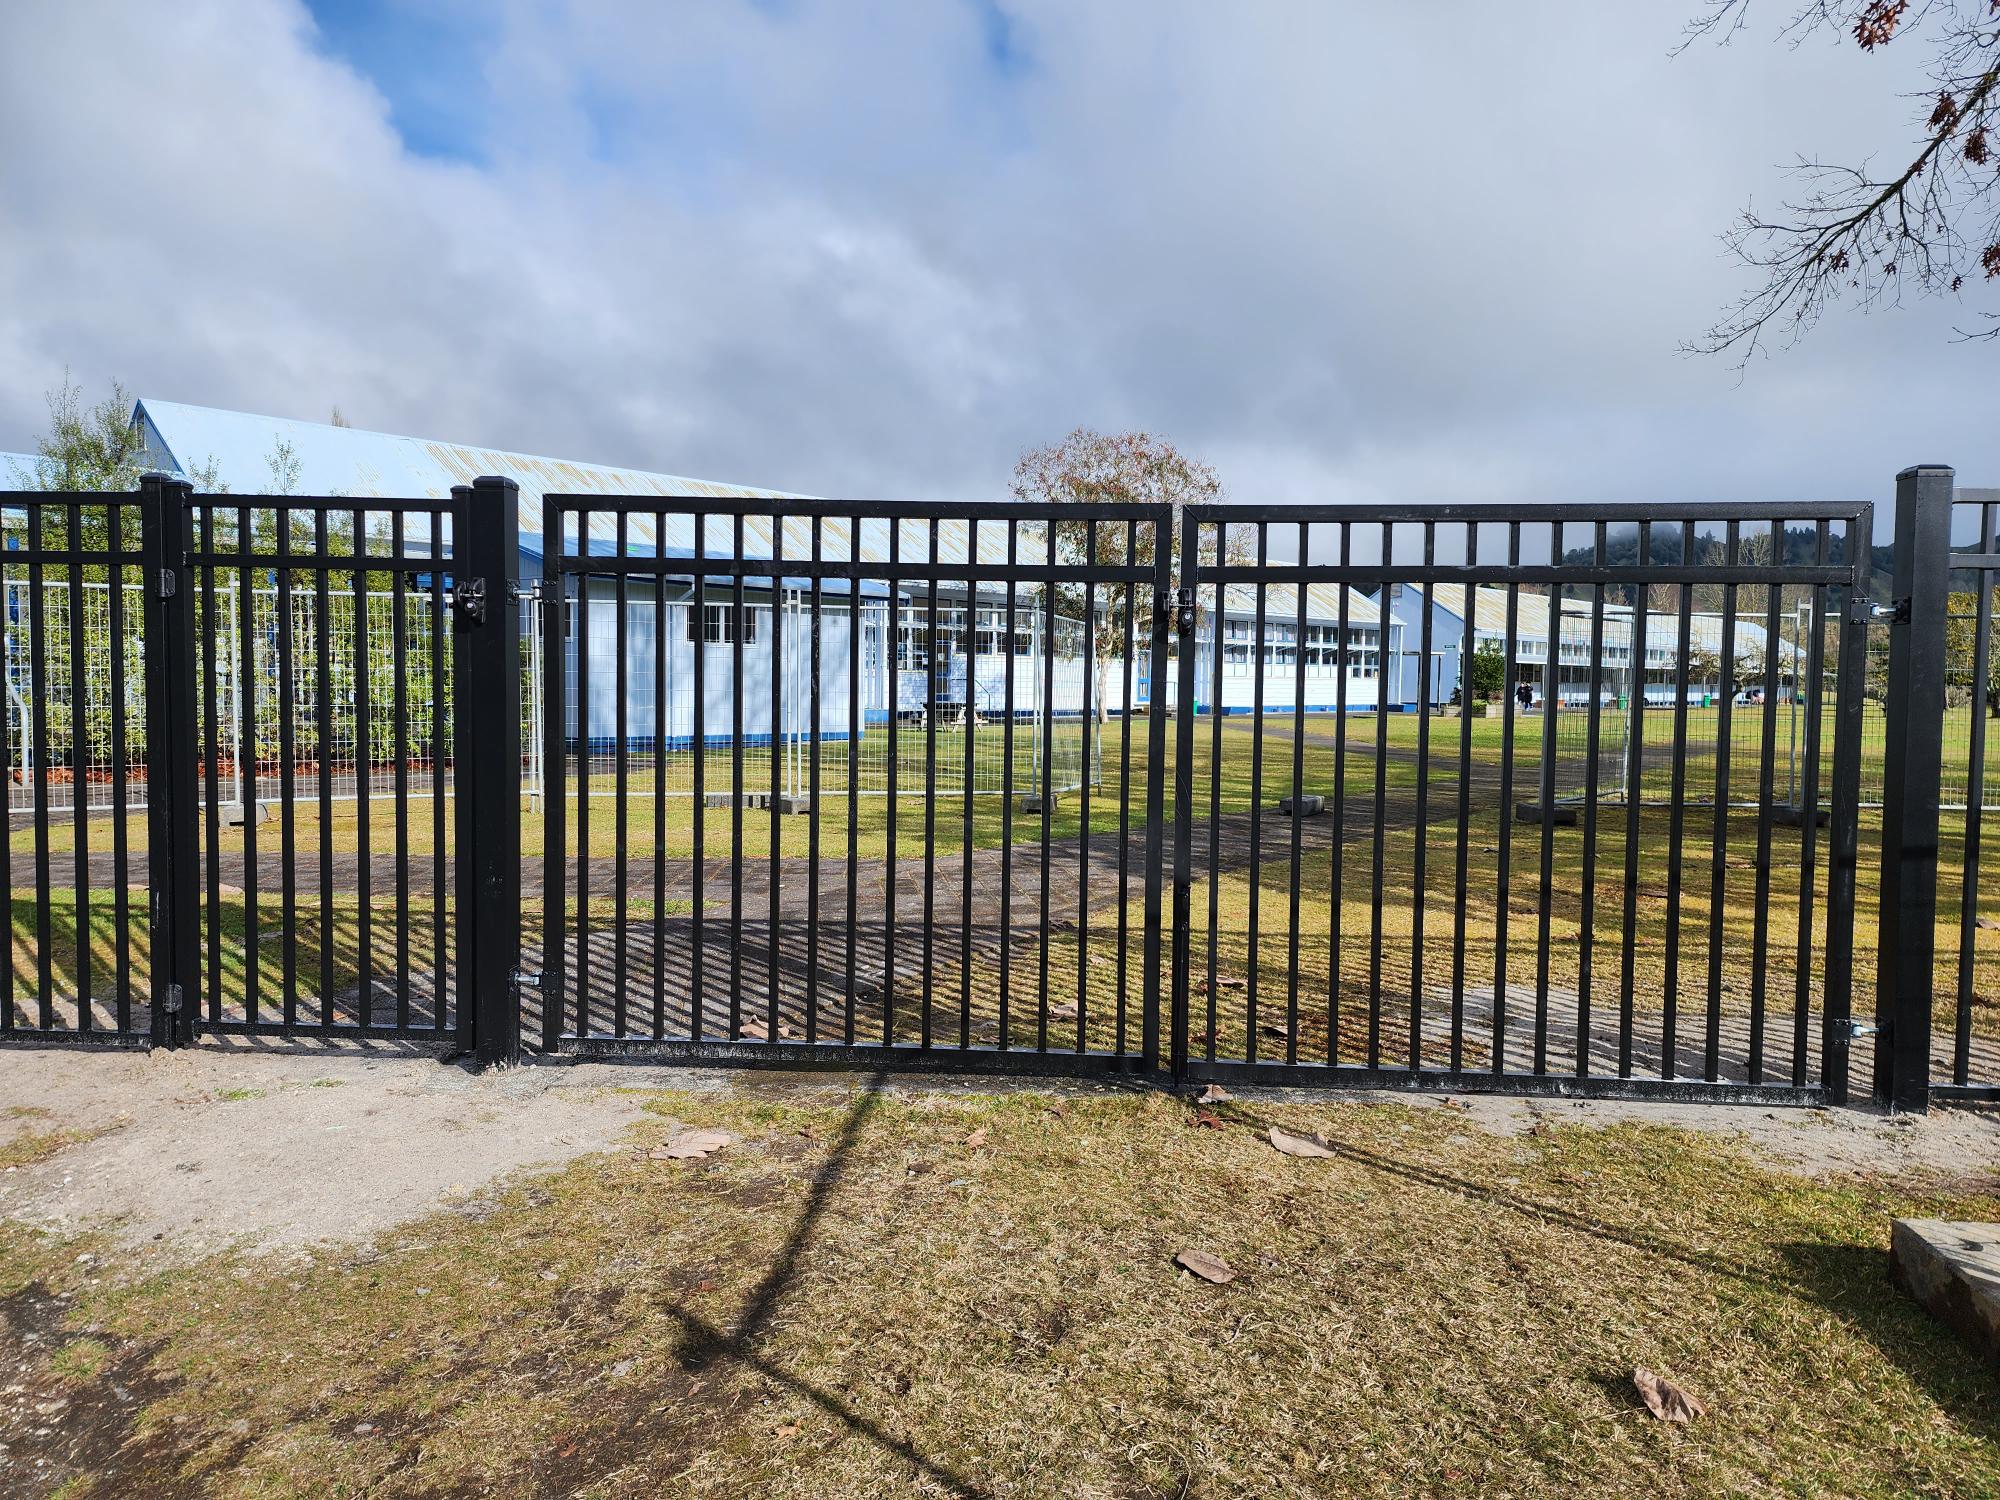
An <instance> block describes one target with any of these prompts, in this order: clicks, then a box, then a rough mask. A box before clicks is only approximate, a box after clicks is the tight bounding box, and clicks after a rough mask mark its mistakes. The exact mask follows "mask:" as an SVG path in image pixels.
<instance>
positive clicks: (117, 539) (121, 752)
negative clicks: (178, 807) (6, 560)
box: [0, 503, 290, 1035]
mask: <svg viewBox="0 0 2000 1500" xmlns="http://www.w3.org/2000/svg"><path fill="white" fill-rule="evenodd" d="M130 514H132V512H131V510H130V508H129V507H128V506H127V505H124V504H122V503H121V504H112V505H107V506H106V507H105V513H104V521H105V528H106V534H107V541H108V545H109V547H110V550H111V561H110V564H109V566H108V567H107V568H106V569H105V576H106V578H107V579H108V580H109V581H110V590H109V595H108V604H109V614H108V623H109V625H110V629H111V702H110V709H111V712H110V719H111V911H112V919H111V920H112V943H113V945H114V947H115V950H116V952H115V957H114V964H115V967H116V974H115V977H114V980H113V983H114V984H116V986H117V999H116V1004H117V1015H116V1020H115V1025H116V1026H117V1028H118V1031H119V1033H120V1035H129V1034H130V1033H131V1030H132V946H133V945H132V913H131V896H130V891H131V871H130V868H129V850H128V848H127V843H128V839H129V835H128V832H127V830H126V827H125V819H126V807H127V804H128V803H129V802H130V800H131V775H130V772H131V768H130V766H128V765H127V764H126V757H127V755H128V754H129V753H130V747H129V745H128V743H127V740H126V735H125V718H126V701H125V653H126V650H127V648H128V647H129V645H130V640H129V637H128V632H129V630H130V629H131V626H130V623H129V622H128V621H127V620H126V618H125V586H126V585H125V575H126V572H127V569H128V567H129V565H130V561H131V551H130V548H129V538H128V535H127V532H128V529H129V522H128V519H127V517H128V515H130ZM139 576H140V587H141V591H142V593H143V590H144V587H145V582H144V580H145V570H144V569H143V568H141V570H140V575H139ZM5 606H6V591H5V586H4V584H0V614H4V613H5ZM0 628H4V627H0ZM6 660H7V654H6V651H5V649H4V648H3V647H0V662H5V661H6ZM6 717H7V712H6V708H5V706H4V705H0V723H4V720H5V719H6ZM6 764H7V756H6V748H5V730H4V727H0V766H4V765H6ZM0 808H4V802H0ZM0 842H4V843H7V844H11V843H12V842H13V829H12V822H11V818H10V819H9V825H8V828H7V832H6V834H5V837H4V839H0ZM12 884H13V881H12V879H11V878H9V879H8V881H7V885H8V886H9V887H11V886H12ZM5 910H6V913H7V966H8V968H9V969H10V970H11V969H12V968H13V965H14V908H13V904H12V903H11V901H10V902H8V903H7V905H6V907H5ZM289 911H290V908H289V906H288V907H287V917H286V923H287V930H288V931H289V929H290V915H289ZM5 1007H6V1002H5V1001H4V1000H0V1028H4V1027H5V1026H6V1024H7V1016H6V1008H5Z"/></svg>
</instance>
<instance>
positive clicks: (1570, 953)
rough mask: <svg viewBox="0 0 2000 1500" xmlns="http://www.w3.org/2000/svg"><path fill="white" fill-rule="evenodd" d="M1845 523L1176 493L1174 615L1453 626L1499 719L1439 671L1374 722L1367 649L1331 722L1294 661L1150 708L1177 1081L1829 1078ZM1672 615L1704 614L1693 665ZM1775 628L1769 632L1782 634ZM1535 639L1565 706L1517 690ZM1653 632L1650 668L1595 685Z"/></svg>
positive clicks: (1831, 510) (1827, 518) (1824, 511)
mask: <svg viewBox="0 0 2000 1500" xmlns="http://www.w3.org/2000/svg"><path fill="white" fill-rule="evenodd" d="M1871 521H1872V517H1871V513H1870V509H1869V507H1867V506H1865V505H1860V506H1844V507H1830V506H1800V507H1774V506H1685V507H1661V508H1652V509H1645V510H1633V509H1623V508H1609V507H1589V508H1584V507H1556V506H1547V507H1536V508H1534V509H1533V510H1532V511H1529V510H1523V509H1521V508H1512V509H1507V508H1500V507H1478V506H1473V507H1467V506H1415V507H1397V508H1394V509H1391V510H1388V511H1386V512H1385V511H1381V510H1375V511H1371V512H1369V514H1368V518H1367V519H1366V520H1357V519H1356V512H1355V511H1354V510H1353V509H1351V508H1317V507H1268V508H1259V509H1245V508H1242V507H1236V506H1228V507H1200V508H1195V509H1191V510H1190V511H1189V512H1188V513H1187V515H1186V518H1185V521H1184V532H1183V539H1182V545H1181V558H1182V576H1183V578H1184V580H1185V581H1186V583H1187V586H1188V589H1189V595H1190V597H1189V601H1188V603H1189V605H1190V606H1191V609H1190V610H1189V612H1188V614H1186V615H1184V619H1187V620H1189V621H1190V623H1192V622H1195V621H1199V620H1200V619H1202V618H1205V617H1206V618H1213V619H1218V620H1219V619H1222V618H1224V617H1225V616H1227V615H1229V614H1231V613H1237V614H1241V613H1248V614H1249V615H1250V616H1251V617H1252V623H1251V626H1250V630H1249V636H1250V638H1251V639H1253V640H1264V639H1266V638H1268V637H1269V635H1270V634H1271V630H1272V627H1273V625H1274V623H1284V624H1289V625H1290V626H1291V629H1292V632H1293V633H1294V634H1295V635H1296V637H1297V638H1298V639H1299V640H1301V641H1303V640H1305V639H1307V637H1308V630H1309V629H1310V624H1309V621H1310V620H1311V619H1312V618H1313V617H1314V616H1315V615H1318V616H1320V617H1322V618H1323V617H1326V616H1328V615H1331V616H1333V617H1334V618H1335V620H1336V634H1337V635H1338V636H1339V637H1340V638H1342V639H1345V638H1346V637H1347V635H1348V633H1349V631H1350V629H1351V628H1352V626H1353V624H1354V622H1355V621H1356V620H1362V621H1364V622H1372V623H1373V624H1374V625H1375V626H1376V628H1377V629H1378V631H1387V630H1389V629H1391V628H1393V624H1392V622H1395V621H1396V616H1397V614H1398V612H1400V622H1399V623H1400V625H1401V627H1402V629H1403V631H1404V632H1405V634H1406V635H1408V636H1409V637H1412V638H1414V639H1415V641H1416V643H1417V644H1416V649H1415V651H1414V652H1413V653H1404V654H1409V655H1414V657H1415V658H1416V660H1417V661H1419V662H1421V663H1425V664H1428V663H1431V662H1432V661H1433V659H1434V657H1435V655H1436V654H1437V647H1438V642H1439V640H1440V638H1441V637H1445V636H1449V637H1451V639H1452V641H1453V642H1454V643H1455V644H1456V645H1457V646H1459V647H1460V648H1463V647H1464V646H1465V645H1466V644H1467V643H1469V642H1473V641H1475V640H1476V639H1477V637H1478V635H1479V633H1480V632H1481V630H1482V628H1483V629H1486V630H1488V631H1490V632H1491V637H1490V640H1489V648H1490V649H1491V650H1493V651H1494V652H1495V654H1497V656H1498V657H1499V663H1498V665H1499V668H1500V684H1499V690H1498V692H1497V693H1496V694H1495V700H1494V705H1493V706H1494V708H1495V710H1496V712H1497V715H1498V717H1497V720H1496V719H1495V718H1492V717H1483V716H1477V715H1475V714H1474V713H1473V712H1471V711H1470V710H1471V709H1472V708H1474V707H1476V706H1477V704H1478V700H1477V696H1476V694H1475V692H1474V690H1473V689H1472V686H1471V685H1470V684H1467V683H1462V682H1461V683H1459V684H1457V687H1458V689H1459V691H1458V697H1459V700H1460V709H1461V711H1460V712H1458V713H1457V714H1456V715H1455V716H1453V717H1448V718H1446V717H1436V716H1434V713H1433V711H1432V709H1433V707H1434V704H1433V703H1432V702H1430V701H1427V700H1429V699H1431V698H1432V697H1433V693H1432V689H1433V688H1434V687H1435V686H1436V683H1435V674H1433V673H1432V672H1430V671H1428V670H1426V671H1425V672H1424V674H1423V675H1424V678H1425V684H1426V685H1425V689H1424V690H1423V692H1421V693H1420V694H1419V695H1418V701H1417V702H1416V703H1415V704H1413V705H1411V706H1412V707H1413V709H1414V711H1413V712H1410V713H1407V714H1405V713H1398V712H1397V711H1396V710H1397V709H1398V708H1399V707H1402V706H1403V705H1404V704H1405V701H1406V699H1405V691H1406V689H1405V687H1404V686H1403V685H1397V684H1392V681H1391V677H1392V673H1391V672H1390V671H1389V670H1377V671H1373V672H1372V673H1369V674H1367V675H1363V676H1359V677H1357V676H1356V675H1355V674H1354V673H1352V672H1349V671H1347V670H1343V669H1342V666H1343V664H1342V663H1340V662H1338V661H1337V662H1336V671H1335V674H1334V678H1333V682H1332V690H1333V699H1334V701H1333V703H1332V704H1331V711H1330V712H1327V711H1322V712H1313V711H1309V700H1308V694H1309V691H1310V689H1309V683H1308V678H1307V676H1306V674H1305V673H1304V672H1294V673H1292V674H1290V675H1289V677H1288V678H1286V677H1280V678H1279V680H1278V681H1276V682H1275V683H1267V681H1266V677H1265V674H1263V673H1256V674H1253V680H1252V684H1251V697H1252V702H1251V705H1250V708H1249V712H1248V714H1247V716H1245V718H1244V719H1242V720H1240V721H1239V720H1232V719H1231V718H1230V717H1229V716H1228V715H1226V714H1223V713H1215V712H1209V713H1207V714H1205V715H1196V714H1188V715H1184V716H1183V717H1182V718H1181V720H1180V723H1179V726H1178V728H1179V735H1178V743H1179V755H1178V759H1177V764H1176V770H1177V772H1178V774H1179V777H1180V785H1179V786H1178V787H1177V796H1176V805H1177V807H1179V808H1181V809H1183V811H1182V813H1181V815H1179V816H1178V817H1177V819H1176V828H1175V835H1176V860H1175V868H1176V872H1177V875H1178V879H1177V882H1176V889H1175V912H1176V919H1175V933H1174V936H1175V957H1174V962H1173V975H1174V1026H1173V1032H1174V1036H1175V1039H1176V1042H1177V1043H1184V1044H1185V1047H1186V1051H1185V1053H1184V1054H1182V1055H1179V1056H1177V1057H1176V1059H1175V1062H1176V1072H1177V1074H1181V1075H1184V1076H1188V1077H1193V1078H1216V1079H1224V1080H1261V1081H1266V1082H1286V1081H1298V1082H1306V1081H1311V1082H1316V1083H1342V1082H1355V1083H1394V1084H1397V1085H1402V1086H1411V1085H1416V1086H1429V1087H1443V1088H1488V1089H1491V1088H1501V1089H1510V1090H1526V1091H1534V1092H1565V1093H1567V1092H1593V1093H1619V1094H1667V1095H1673V1096H1677V1097H1704V1098H1775V1099H1779V1100H1784V1101H1787V1102H1800V1101H1803V1100H1809V1099H1814V1100H1816V1099H1820V1098H1823V1097H1826V1098H1834V1099H1838V1098H1841V1097H1844V1094H1845V1091H1846V1074H1847V1051H1848V1042H1849V1028H1848V1014H1849V1000H1850V983H1851V973H1852V931H1853V904H1854V869H1855V858H1856V829H1857V816H1856V806H1855V795H1854V786H1855V774H1856V769H1857V765H1858V758H1857V753H1856V752H1857V740H1856V728H1857V724H1858V720H1857V718H1856V716H1855V714H1854V713H1853V711H1852V710H1853V709H1854V707H1855V706H1856V705H1858V703H1859V701H1860V696H1861V693H1860V670H1861V657H1860V654H1859V649H1858V648H1859V644H1860V642H1861V639H1862V634H1863V632H1862V630H1861V629H1860V628H1858V627H1856V626H1854V625H1852V624H1850V623H1849V622H1848V620H1847V619H1846V606H1847V604H1848V601H1850V600H1852V599H1854V598H1857V597H1859V594H1860V590H1861V589H1862V588H1865V584H1866V578H1867V575H1866V571H1865V570H1866V566H1867V564H1866V558H1867V556H1868V546H1867V537H1868V534H1869V528H1870V525H1871ZM1788 532H1792V533H1797V532H1803V533H1804V534H1805V537H1806V543H1805V547H1804V551H1805V553H1806V555H1805V557H1804V558H1803V559H1802V560H1798V561H1791V560H1787V553H1788V551H1797V550H1800V549H1799V548H1798V547H1797V545H1796V544H1790V543H1788V540H1787V535H1788ZM1753 540H1754V542H1756V543H1758V544H1761V545H1760V546H1759V547H1758V548H1757V552H1758V554H1759V555H1758V556H1756V558H1755V560H1753V559H1752V556H1751V549H1750V544H1751V543H1752V542H1753ZM1614 542H1623V544H1624V545H1623V547H1622V548H1621V549H1619V550H1618V551H1616V552H1614ZM1656 543H1665V544H1668V545H1656ZM1663 554H1664V556H1663ZM1281 558H1282V560H1280V559H1281ZM1274 592H1277V593H1281V594H1282V598H1281V600H1280V601H1279V602H1278V604H1277V605H1276V607H1274V605H1273V599H1272V596H1273V594H1274ZM1697 610H1700V611H1702V612H1704V613H1706V614H1708V615H1709V616H1711V617H1712V618H1714V619H1716V620H1717V621H1718V622H1719V633H1720V640H1719V648H1720V649H1719V652H1718V653H1717V657H1716V661H1715V663H1714V664H1713V665H1712V666H1710V667H1708V668H1703V667H1702V666H1700V665H1699V664H1698V663H1699V657H1698V655H1697V653H1696V652H1695V651H1694V650H1693V649H1692V648H1691V634H1692V628H1693V627H1692V622H1693V619H1694V617H1695V614H1696V612H1697ZM1799 615H1803V616H1804V617H1805V618H1806V619H1807V620H1808V622H1809V623H1808V627H1807V630H1806V632H1805V642H1804V644H1803V645H1792V644H1788V643H1786V642H1785V641H1784V640H1783V639H1782V637H1781V632H1780V628H1779V622H1780V621H1781V620H1785V619H1791V618H1793V617H1795V616H1799ZM1566 617H1576V628H1575V629H1573V630H1569V631H1567V632H1566V631H1565V629H1564V628H1563V622H1564V621H1565V618H1566ZM1195 628H1196V630H1197V631H1198V630H1199V626H1198V625H1197V626H1196V627H1195ZM1753 630H1754V631H1755V632H1756V634H1757V636H1758V637H1759V638H1760V640H1761V643H1762V645H1761V649H1760V651H1759V654H1758V659H1757V667H1756V670H1755V672H1754V675H1752V674H1743V673H1742V669H1741V665H1740V663H1741V661H1742V657H1741V654H1740V652H1739V649H1738V636H1739V633H1740V632H1741V633H1747V632H1750V631H1753ZM1566 633H1567V634H1571V635H1576V636H1579V637H1581V639H1582V641H1583V642H1585V643H1587V644H1586V651H1585V652H1584V654H1583V655H1584V659H1583V660H1582V661H1581V662H1579V663H1577V664H1576V667H1575V671H1576V675H1577V676H1579V677H1580V678H1581V679H1582V680H1581V684H1580V686H1581V687H1582V691H1581V692H1580V693H1578V692H1574V691H1559V690H1557V689H1556V687H1555V680H1554V678H1553V676H1552V675H1550V676H1543V677H1540V678H1539V681H1540V688H1539V690H1537V689H1536V688H1535V687H1533V686H1531V685H1530V683H1529V681H1528V680H1527V677H1526V675H1525V674H1524V672H1523V666H1524V659H1525V658H1526V656H1527V655H1528V654H1529V653H1528V652H1526V651H1525V650H1524V645H1525V643H1526V642H1527V640H1528V639H1529V638H1530V637H1531V636H1536V637H1539V638H1540V641H1541V650H1540V652H1539V656H1540V658H1541V661H1542V662H1543V663H1544V664H1545V665H1544V667H1543V668H1542V669H1541V670H1543V671H1551V670H1552V669H1553V667H1554V664H1555V663H1557V662H1558V661H1559V660H1560V659H1561V656H1562V653H1561V652H1560V651H1559V650H1558V649H1557V647H1558V645H1559V644H1560V643H1561V642H1562V641H1563V638H1564V636H1565V634H1566ZM1661 636H1664V637H1665V638H1666V639H1667V640H1668V641H1670V642H1671V643H1672V647H1671V649H1670V650H1669V651H1667V652H1665V653H1663V654H1661V655H1660V658H1659V659H1661V660H1662V661H1664V662H1665V664H1666V665H1665V667H1664V670H1663V672H1662V673H1659V674H1656V675H1662V676H1664V678H1665V681H1664V682H1662V683H1654V682H1652V681H1642V682H1641V683H1640V685H1639V687H1638V688H1637V690H1636V691H1635V690H1632V689H1627V691H1626V692H1624V693H1613V692H1610V691H1608V690H1607V687H1606V684H1607V682H1608V681H1609V680H1610V679H1611V678H1612V677H1613V676H1614V675H1620V676H1627V675H1629V674H1630V671H1631V668H1632V665H1633V664H1634V663H1637V664H1639V670H1640V671H1641V672H1643V671H1644V670H1645V669H1644V664H1645V663H1646V662H1647V661H1648V660H1649V659H1651V654H1650V653H1649V643H1650V642H1653V641H1655V640H1656V639H1658V638H1659V637H1661ZM1467 654H1468V653H1466V652H1465V651H1463V649H1461V650H1460V651H1459V654H1458V656H1457V658H1456V660H1457V661H1458V662H1459V663H1460V664H1463V663H1464V662H1465V660H1466V659H1467ZM1828 664H1832V667H1833V670H1832V671H1831V672H1828V671H1826V670H1825V667H1826V666H1827V665H1828ZM1204 667H1206V668H1207V670H1208V671H1210V672H1211V673H1212V680H1211V682H1210V683H1209V684H1208V685H1207V692H1206V694H1205V695H1204V692H1203V683H1202V682H1201V679H1200V673H1201V670H1202V669H1203V668H1204ZM1703 671H1712V672H1713V673H1715V674H1716V675H1717V682H1716V685H1715V687H1714V689H1713V690H1712V691H1697V689H1698V688H1701V687H1702V686H1703V684H1702V683H1701V682H1700V677H1699V674H1701V673H1702V672H1703ZM1225 672H1226V663H1225V660H1224V657H1223V654H1222V653H1220V652H1210V653H1208V654H1207V656H1206V657H1202V654H1201V653H1200V652H1198V651H1188V652H1185V653H1183V655H1182V658H1181V661H1180V673H1181V678H1180V700H1181V702H1183V703H1190V704H1195V703H1199V702H1200V701H1201V699H1202V698H1203V697H1204V696H1206V697H1207V699H1208V701H1209V702H1210V703H1212V704H1223V703H1225V702H1226V700H1227V696H1228V685H1227V683H1226V681H1225ZM1274 686H1275V687H1277V688H1279V689H1282V691H1283V697H1282V698H1281V699H1280V700H1279V701H1276V702H1272V701H1268V698H1269V689H1270V688H1271V687H1274ZM1799 693H1803V694H1804V696H1805V700H1806V701H1805V704H1804V710H1805V711H1804V721H1803V722H1804V755H1803V766H1804V778H1803V785H1802V788H1801V789H1800V791H1799V793H1798V794H1797V798H1798V800H1796V801H1792V802H1783V801H1781V799H1780V797H1779V796H1778V795H1777V788H1776V760H1777V755H1778V749H1779V736H1778V733H1777V724H1778V719H1777V714H1778V708H1779V704H1780V701H1781V698H1784V697H1786V696H1790V695H1796V694H1799ZM1697 705H1702V706H1699V707H1697ZM1696 715H1700V716H1702V717H1704V718H1706V719H1708V720H1709V723H1708V726H1707V729H1708V733H1709V736H1710V738H1711V744H1712V753H1711V755H1710V757H1709V759H1708V763H1707V764H1706V765H1705V766H1704V767H1703V768H1702V769H1703V770H1704V771H1705V772H1707V774H1706V775H1704V776H1701V777H1697V776H1696V775H1695V774H1692V771H1691V768H1690V766H1689V761H1688V742H1689V732H1690V728H1689V726H1690V719H1691V718H1692V717H1695V716H1696ZM1614 719H1616V720H1618V721H1619V722H1620V727H1621V729H1623V730H1624V733H1623V734H1622V735H1620V737H1619V739H1620V743H1619V745H1618V747H1617V748H1615V749H1614V748H1612V740H1611V736H1610V734H1609V733H1608V732H1607V725H1608V724H1609V723H1610V722H1611V721H1613V720H1614ZM1565 720H1575V721H1577V728H1576V732H1574V733H1572V732H1570V731H1569V730H1568V729H1567V728H1566V726H1565V723H1564V721H1565ZM1239 725H1240V727H1239ZM1565 743H1570V744H1573V745H1575V746H1576V747H1577V752H1578V753H1577V754H1576V755H1574V757H1573V758H1572V763H1571V764H1569V765H1567V766H1565V765H1564V763H1563V756H1562V753H1561V747H1562V746H1563V745H1564V744H1565ZM1559 776H1560V777H1562V778H1563V780H1564V782H1565V783H1566V785H1567V787H1568V788H1570V789H1571V790H1573V792H1574V796H1573V797H1572V798H1570V799H1568V800H1565V799H1564V797H1563V795H1562V791H1563V787H1562V786H1559ZM1641 788H1650V790H1649V791H1648V792H1647V793H1646V794H1644V795H1641V793H1640V790H1639V789H1641Z"/></svg>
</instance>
